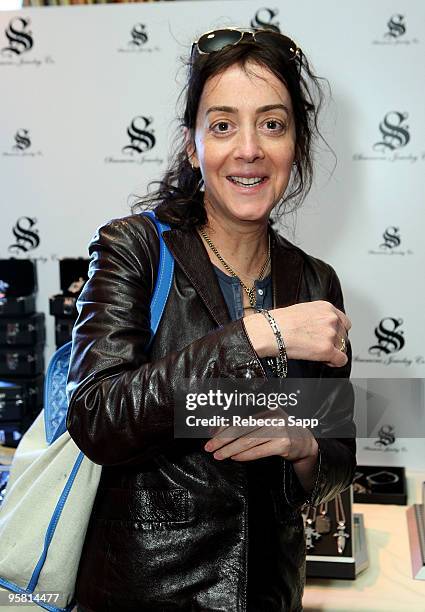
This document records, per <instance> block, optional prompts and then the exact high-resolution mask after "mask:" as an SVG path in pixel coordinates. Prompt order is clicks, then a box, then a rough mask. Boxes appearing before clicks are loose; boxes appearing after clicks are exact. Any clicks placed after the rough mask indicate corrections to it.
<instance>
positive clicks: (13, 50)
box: [1, 17, 34, 57]
mask: <svg viewBox="0 0 425 612" xmlns="http://www.w3.org/2000/svg"><path fill="white" fill-rule="evenodd" d="M30 23H31V22H30V20H29V19H28V18H24V17H15V18H14V19H12V20H11V21H10V22H9V25H8V27H7V28H6V30H5V35H6V38H7V40H8V42H9V44H8V46H6V47H3V49H2V50H1V54H2V55H4V56H8V57H10V56H12V57H13V56H14V55H21V54H22V53H26V52H27V51H29V50H30V49H32V46H33V44H34V40H33V37H32V32H31V31H30V30H27V28H28V27H29V25H30Z"/></svg>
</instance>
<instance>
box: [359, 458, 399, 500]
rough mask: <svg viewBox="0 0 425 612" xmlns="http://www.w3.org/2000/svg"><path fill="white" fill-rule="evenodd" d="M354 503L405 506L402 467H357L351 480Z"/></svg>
mask: <svg viewBox="0 0 425 612" xmlns="http://www.w3.org/2000/svg"><path fill="white" fill-rule="evenodd" d="M353 490H354V502H355V503H358V504H395V505H397V506H405V505H406V504H407V488H406V474H405V469H404V467H385V466H376V465H373V466H372V465H358V466H357V470H356V473H355V475H354V480H353Z"/></svg>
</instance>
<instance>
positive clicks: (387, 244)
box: [379, 226, 401, 250]
mask: <svg viewBox="0 0 425 612" xmlns="http://www.w3.org/2000/svg"><path fill="white" fill-rule="evenodd" d="M382 237H383V239H384V242H382V243H381V244H380V245H379V246H380V248H381V249H387V250H388V249H390V250H392V249H394V248H395V247H398V246H400V243H401V238H400V229H399V228H398V227H394V226H393V227H387V229H386V230H385V232H384V233H383V234H382Z"/></svg>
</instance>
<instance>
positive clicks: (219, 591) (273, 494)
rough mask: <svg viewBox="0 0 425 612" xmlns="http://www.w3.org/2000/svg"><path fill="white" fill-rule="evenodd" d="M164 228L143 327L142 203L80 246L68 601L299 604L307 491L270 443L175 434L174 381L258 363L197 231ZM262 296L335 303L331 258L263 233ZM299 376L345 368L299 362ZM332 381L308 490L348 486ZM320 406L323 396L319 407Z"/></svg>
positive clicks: (230, 608) (208, 606)
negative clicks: (84, 487)
mask: <svg viewBox="0 0 425 612" xmlns="http://www.w3.org/2000/svg"><path fill="white" fill-rule="evenodd" d="M164 239H165V241H166V243H167V245H168V246H169V248H170V250H171V252H172V253H173V255H174V257H175V261H176V266H175V274H174V280H173V285H172V288H171V291H170V294H169V299H168V302H167V305H166V308H165V311H164V315H163V317H162V320H161V324H160V326H159V329H158V332H157V335H156V337H155V339H154V342H153V344H152V346H151V350H150V352H149V354H146V351H145V348H144V347H145V346H146V345H147V343H148V340H149V304H150V298H151V294H152V291H153V287H154V284H155V275H156V270H157V262H158V238H157V235H156V231H155V228H154V226H153V224H152V223H151V221H149V220H148V219H146V218H145V217H142V216H140V215H132V216H129V217H126V218H124V219H118V220H114V221H112V222H110V223H108V224H107V225H105V226H104V227H102V228H100V229H99V230H98V232H97V233H96V235H95V236H94V238H93V240H92V242H91V244H90V247H89V250H90V254H91V264H90V275H89V276H90V278H89V280H88V282H87V284H86V286H85V288H84V290H83V292H82V294H81V296H80V298H79V303H78V308H79V316H78V320H77V323H76V326H75V329H74V336H73V352H72V358H71V367H70V372H69V379H68V394H69V398H70V403H69V412H68V422H67V425H68V429H69V432H70V434H71V436H72V438H73V439H74V440H75V442H76V443H77V445H78V446H79V447H80V449H81V450H82V451H84V453H85V454H86V455H87V456H88V457H89V458H90V459H91V460H93V461H94V462H96V463H99V464H101V465H103V466H104V468H103V470H102V477H101V482H100V486H99V490H98V494H97V497H96V500H95V505H94V509H93V514H92V518H91V522H90V525H89V528H88V532H87V536H86V541H85V546H84V550H83V554H82V558H81V563H80V568H79V575H78V578H77V585H76V595H77V601H78V602H79V603H80V604H81V606H82V607H83V608H84V609H87V610H94V611H96V612H141V611H143V612H154V611H158V612H159V611H161V612H168V611H171V610H182V611H186V612H189V611H195V610H197V611H200V610H202V611H204V612H205V611H208V612H212V611H214V612H218V611H220V612H245V611H247V610H248V611H250V612H277V611H279V612H281V611H283V610H291V611H293V610H300V609H301V597H302V589H303V581H304V564H305V547H304V535H303V526H302V519H301V515H300V507H301V505H302V504H303V503H304V502H305V501H306V500H307V496H306V494H305V492H304V490H303V489H302V488H301V486H300V484H299V482H298V480H297V478H296V476H295V472H294V470H293V467H292V465H291V464H290V463H288V462H286V461H285V460H284V459H282V458H281V457H277V456H274V457H267V458H264V459H258V460H256V461H250V462H235V461H233V460H231V459H227V460H224V461H216V460H215V459H214V458H213V457H212V456H211V455H210V454H209V453H207V452H205V451H204V450H203V444H204V443H205V440H203V441H202V440H175V439H174V438H173V410H174V408H173V395H174V392H175V390H176V389H178V388H179V385H180V384H181V381H182V379H184V378H189V379H205V378H209V377H212V378H218V377H226V378H233V377H234V378H239V377H243V378H254V377H264V376H265V374H264V370H263V368H262V366H261V363H260V361H259V359H258V357H257V354H256V353H255V351H254V350H253V348H252V346H251V343H250V341H249V339H248V336H247V334H246V332H245V328H244V324H243V322H242V320H239V321H235V322H232V321H230V319H229V315H228V312H227V308H226V304H225V302H224V298H223V296H222V293H221V291H220V287H219V284H218V281H217V278H216V275H215V273H214V270H213V268H212V266H211V264H210V260H209V258H208V254H207V253H206V251H205V249H204V247H203V245H202V242H201V240H200V238H199V237H198V235H197V233H196V232H185V231H182V230H178V229H173V230H171V231H169V232H166V233H165V234H164ZM272 274H273V277H272V283H273V300H274V306H275V307H277V306H288V305H291V304H294V303H297V302H306V301H311V300H319V299H322V300H328V301H330V302H332V303H333V304H335V305H336V306H337V307H338V308H343V303H342V295H341V290H340V285H339V282H338V279H337V277H336V275H335V273H334V271H333V270H332V268H331V267H330V266H328V265H327V264H325V263H323V262H321V261H319V260H317V259H314V258H312V257H310V256H308V255H306V254H305V253H304V252H303V251H301V250H300V249H298V248H296V247H295V246H293V245H291V244H290V243H289V242H287V241H286V240H285V239H283V238H282V237H280V236H279V235H277V234H276V233H274V232H272ZM300 363H302V364H303V370H304V372H305V375H306V376H309V377H324V376H325V377H326V376H327V377H329V376H332V377H335V376H340V377H347V376H348V375H349V371H350V363H349V364H348V365H347V366H346V367H344V368H339V369H333V368H328V367H327V366H325V365H323V364H320V363H313V362H300ZM338 399H339V398H338V392H337V391H336V392H335V396H334V397H331V398H329V399H328V402H327V404H326V406H324V407H323V411H328V412H331V413H332V423H333V425H332V427H333V431H334V433H335V438H332V439H329V438H323V439H319V440H318V442H319V447H320V456H319V463H318V469H317V478H316V485H315V487H314V491H313V492H312V494H311V495H310V499H309V501H310V502H311V503H312V504H318V503H320V502H322V501H324V500H326V499H331V498H332V497H334V496H335V495H336V494H337V493H338V492H340V491H341V490H342V489H344V488H346V487H347V486H348V485H349V484H350V482H351V479H352V475H353V471H354V466H355V442H354V439H347V438H344V439H337V438H338V431H339V428H340V427H345V430H347V427H348V428H350V431H352V433H353V436H354V426H353V425H352V411H351V406H350V407H349V409H347V402H339V401H338ZM321 409H322V408H321Z"/></svg>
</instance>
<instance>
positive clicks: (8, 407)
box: [0, 380, 26, 424]
mask: <svg viewBox="0 0 425 612" xmlns="http://www.w3.org/2000/svg"><path fill="white" fill-rule="evenodd" d="M25 399H26V394H25V390H24V389H23V387H22V386H21V385H19V384H17V383H14V382H7V381H5V380H0V424H1V423H3V422H4V421H20V420H21V419H22V418H23V417H24V413H25Z"/></svg>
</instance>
